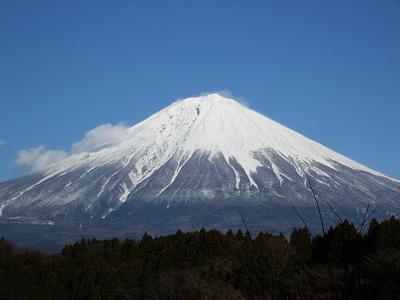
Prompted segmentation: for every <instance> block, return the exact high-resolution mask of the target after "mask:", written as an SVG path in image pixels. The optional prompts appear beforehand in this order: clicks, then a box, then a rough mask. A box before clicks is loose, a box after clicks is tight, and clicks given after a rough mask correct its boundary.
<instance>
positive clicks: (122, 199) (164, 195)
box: [0, 94, 400, 233]
mask: <svg viewBox="0 0 400 300" xmlns="http://www.w3.org/2000/svg"><path fill="white" fill-rule="evenodd" d="M127 130H128V132H127V138H126V139H125V140H124V141H123V142H121V143H118V144H117V145H115V144H113V145H110V146H107V147H104V148H102V149H99V150H97V151H94V152H90V153H89V152H87V153H80V154H76V155H72V156H70V157H68V158H66V159H65V160H63V161H61V162H59V163H57V164H54V165H52V166H50V167H49V168H48V169H46V170H43V171H41V172H37V173H34V174H30V175H27V176H24V177H22V178H18V179H15V180H11V181H8V182H5V183H1V184H0V220H3V221H4V222H19V223H40V224H56V226H58V225H59V226H64V227H65V226H67V227H82V226H83V227H84V228H92V227H96V226H98V227H101V228H110V227H112V226H114V227H115V226H117V227H116V228H118V227H120V228H122V227H124V226H125V225H127V224H129V227H130V228H136V229H135V230H136V231H137V232H138V233H139V232H142V231H143V230H150V231H152V232H168V231H172V230H175V229H177V228H189V229H190V228H196V227H199V226H204V225H207V226H210V227H213V226H216V227H223V228H227V227H235V226H240V218H238V212H237V210H240V211H244V212H247V213H246V214H247V218H248V219H249V220H250V223H251V224H253V225H254V226H253V225H251V226H253V227H254V228H255V229H265V227H266V226H269V227H271V226H275V227H276V228H281V229H282V230H286V229H288V230H289V229H291V227H293V226H296V225H301V224H299V223H298V220H297V217H296V216H295V215H294V214H293V213H292V212H291V207H292V206H294V207H297V208H298V209H299V210H301V211H303V213H304V214H305V215H308V216H309V219H310V223H311V224H314V225H315V226H317V225H316V224H317V223H318V222H317V218H316V216H317V215H316V211H315V201H314V198H313V197H312V194H311V193H310V190H309V187H308V182H307V178H309V179H310V181H311V183H312V185H313V187H314V189H315V190H316V191H317V194H318V196H319V197H320V199H321V204H322V207H323V211H324V213H325V214H326V217H327V218H328V219H329V218H331V217H332V212H331V211H330V210H329V209H328V206H327V205H328V204H329V205H331V206H334V207H336V208H337V209H338V210H340V211H341V213H342V214H343V215H344V216H348V217H351V218H362V216H363V215H364V211H365V209H366V207H367V205H370V206H372V207H379V211H380V212H379V213H380V216H381V217H384V216H385V215H386V214H398V212H399V207H400V196H399V195H400V182H399V181H397V180H395V179H392V178H389V177H386V176H384V175H383V174H380V173H378V172H376V171H373V170H371V169H369V168H367V167H365V166H363V165H361V164H359V163H356V162H354V161H352V160H351V159H348V158H346V157H344V156H342V155H340V154H338V153H336V152H334V151H332V150H330V149H328V148H326V147H324V146H322V145H321V144H318V143H316V142H314V141H312V140H310V139H307V138H306V137H304V136H302V135H300V134H298V133H296V132H294V131H293V130H290V129H288V128H286V127H284V126H282V125H280V124H278V123H276V122H274V121H272V120H270V119H268V118H266V117H265V116H263V115H261V114H259V113H257V112H255V111H253V110H251V109H249V108H247V107H245V106H243V105H241V104H240V103H238V102H236V101H234V100H231V99H227V98H224V97H222V96H220V95H219V94H210V95H207V96H202V97H195V98H188V99H185V100H180V101H177V102H175V103H173V104H172V105H170V106H168V107H167V108H165V109H163V110H161V111H159V112H157V113H156V114H154V115H152V116H150V117H149V118H148V119H146V120H144V121H143V122H141V123H139V124H137V125H135V126H132V127H130V128H129V129H127ZM329 220H330V221H332V219H329ZM121 230H122V229H121Z"/></svg>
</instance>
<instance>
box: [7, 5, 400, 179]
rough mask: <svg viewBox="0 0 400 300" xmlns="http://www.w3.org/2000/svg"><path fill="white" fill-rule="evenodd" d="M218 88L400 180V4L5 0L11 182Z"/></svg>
mask: <svg viewBox="0 0 400 300" xmlns="http://www.w3.org/2000/svg"><path fill="white" fill-rule="evenodd" d="M216 90H229V91H231V92H232V93H233V95H235V96H237V97H240V98H242V99H245V100H246V101H247V102H248V103H250V105H251V107H252V108H253V109H255V110H257V111H259V112H261V113H263V114H265V115H267V116H269V117H271V118H272V119H274V120H276V121H278V122H280V123H282V124H284V125H286V126H288V127H290V128H292V129H295V130H296V131H298V132H300V133H302V134H304V135H306V136H308V137H310V138H312V139H314V140H316V141H319V142H320V143H322V144H324V145H326V146H328V147H330V148H332V149H334V150H336V151H338V152H340V153H342V154H345V155H347V156H349V157H351V158H353V159H355V160H357V161H359V162H361V163H363V164H366V165H367V166H369V167H371V168H374V169H376V170H378V171H381V172H383V173H385V174H388V175H390V176H393V177H395V178H400V155H399V153H400V134H399V132H400V118H399V113H400V1H396V0H375V1H373V0H351V1H350V0H336V1H317V0H314V1H307V0H302V1H298V0H292V1H289V0H282V1H215V0H213V1H190V0H185V1H53V0H52V1H8V0H3V1H1V2H0V180H6V179H9V178H12V177H16V176H19V175H21V174H23V173H24V172H25V171H24V169H23V168H21V167H19V166H18V165H17V163H16V159H17V156H18V152H19V151H21V150H24V149H29V148H33V147H37V146H39V145H43V146H44V147H45V149H55V151H56V152H55V155H57V153H58V154H60V153H61V154H62V153H63V152H62V151H69V150H70V148H71V145H72V144H73V143H75V142H77V141H79V140H81V139H82V138H83V136H84V135H85V133H86V132H88V131H89V130H91V129H93V128H95V127H97V126H99V125H101V124H104V123H112V124H116V123H119V122H125V123H126V124H134V123H136V122H138V121H140V120H142V119H144V118H145V117H147V116H149V115H151V114H152V113H154V112H156V111H157V110H159V109H161V108H163V107H164V106H167V105H168V104H170V103H171V102H173V101H174V100H175V99H177V98H183V97H188V96H192V95H197V94H200V93H202V92H207V91H216ZM57 151H59V152H57ZM53 154H54V153H53Z"/></svg>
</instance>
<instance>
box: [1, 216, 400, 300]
mask: <svg viewBox="0 0 400 300" xmlns="http://www.w3.org/2000/svg"><path fill="white" fill-rule="evenodd" d="M363 229H364V230H360V228H358V227H357V226H355V225H354V224H352V223H351V222H349V221H347V220H344V221H343V222H341V223H340V224H338V225H336V226H335V227H333V228H330V229H329V230H328V231H327V232H326V233H325V234H323V235H317V236H315V237H312V236H311V235H310V233H309V231H308V229H307V228H306V227H305V228H300V229H295V230H293V232H292V234H291V236H290V238H289V239H287V238H285V237H284V236H283V235H273V234H271V233H268V232H260V233H259V234H258V235H257V236H254V237H251V235H250V234H249V232H246V231H241V230H239V231H237V232H232V231H228V232H226V233H222V232H220V231H217V230H205V229H201V230H200V231H195V232H188V233H183V232H180V231H178V232H176V234H174V235H169V236H161V237H152V236H150V235H148V234H145V235H144V236H143V238H142V239H141V240H137V241H136V240H129V239H127V240H119V239H117V238H114V239H110V240H96V239H92V240H85V239H82V240H81V241H79V242H76V243H74V244H72V245H67V246H65V247H64V248H63V250H62V251H61V253H59V254H57V255H44V254H41V253H40V252H37V251H28V250H23V249H19V248H17V247H14V246H12V245H11V244H10V243H9V242H7V241H6V240H5V239H4V238H1V240H0V299H400V221H399V220H398V219H396V218H394V217H392V218H391V219H389V220H385V221H382V222H378V221H377V220H376V219H372V220H371V222H370V224H369V226H368V228H364V227H363Z"/></svg>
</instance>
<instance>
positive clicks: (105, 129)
mask: <svg viewBox="0 0 400 300" xmlns="http://www.w3.org/2000/svg"><path fill="white" fill-rule="evenodd" d="M128 136H129V130H128V127H126V126H125V125H123V124H116V125H112V124H103V125H100V126H98V127H96V128H94V129H92V130H90V131H89V132H87V133H86V134H85V136H84V138H83V139H82V140H81V141H79V142H77V143H74V144H73V145H72V148H71V153H73V154H76V153H82V152H90V151H98V150H100V149H102V148H105V147H108V146H111V145H115V144H118V143H121V142H122V141H124V140H126V139H127V137H128Z"/></svg>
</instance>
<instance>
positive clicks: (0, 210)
mask: <svg viewBox="0 0 400 300" xmlns="http://www.w3.org/2000/svg"><path fill="white" fill-rule="evenodd" d="M5 206H6V205H5V204H2V205H1V206H0V217H1V216H2V215H3V209H4V207H5Z"/></svg>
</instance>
